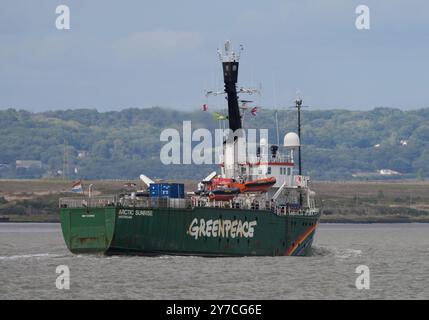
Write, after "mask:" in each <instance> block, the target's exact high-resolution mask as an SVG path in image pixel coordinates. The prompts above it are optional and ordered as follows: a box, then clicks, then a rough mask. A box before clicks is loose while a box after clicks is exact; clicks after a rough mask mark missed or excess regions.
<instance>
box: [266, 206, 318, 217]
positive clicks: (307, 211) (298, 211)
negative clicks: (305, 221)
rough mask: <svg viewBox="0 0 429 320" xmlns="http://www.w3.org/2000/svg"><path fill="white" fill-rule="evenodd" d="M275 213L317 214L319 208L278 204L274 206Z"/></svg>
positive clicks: (283, 214)
mask: <svg viewBox="0 0 429 320" xmlns="http://www.w3.org/2000/svg"><path fill="white" fill-rule="evenodd" d="M274 213H275V214H277V215H278V216H317V215H318V214H319V210H318V209H315V208H298V207H289V206H286V205H277V206H275V207H274Z"/></svg>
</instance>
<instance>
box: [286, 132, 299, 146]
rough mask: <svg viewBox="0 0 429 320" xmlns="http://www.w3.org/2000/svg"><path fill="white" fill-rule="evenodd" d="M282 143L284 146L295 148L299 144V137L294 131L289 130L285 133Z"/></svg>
mask: <svg viewBox="0 0 429 320" xmlns="http://www.w3.org/2000/svg"><path fill="white" fill-rule="evenodd" d="M283 145H284V146H285V147H286V148H297V147H299V146H300V142H299V137H298V135H297V134H296V133H295V132H289V133H287V134H286V135H285V138H284V143H283Z"/></svg>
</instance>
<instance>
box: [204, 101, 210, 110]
mask: <svg viewBox="0 0 429 320" xmlns="http://www.w3.org/2000/svg"><path fill="white" fill-rule="evenodd" d="M207 110H209V106H208V105H207V104H206V103H204V104H203V111H207Z"/></svg>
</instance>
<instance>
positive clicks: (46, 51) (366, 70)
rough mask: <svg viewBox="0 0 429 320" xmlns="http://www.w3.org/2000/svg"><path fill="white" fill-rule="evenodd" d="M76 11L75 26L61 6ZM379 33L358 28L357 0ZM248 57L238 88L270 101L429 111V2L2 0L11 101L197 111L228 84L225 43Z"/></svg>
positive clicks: (4, 79) (4, 97)
mask: <svg viewBox="0 0 429 320" xmlns="http://www.w3.org/2000/svg"><path fill="white" fill-rule="evenodd" d="M62 4H64V5H67V6H68V7H69V9H70V27H71V28H70V30H58V29H57V28H56V23H55V22H56V19H57V17H58V14H56V12H55V11H56V8H57V6H59V5H62ZM361 4H364V5H367V6H368V8H369V10H370V29H369V30H358V29H357V28H356V26H355V21H356V19H357V17H358V14H356V12H355V10H356V7H357V6H358V5H361ZM225 40H231V41H232V43H233V45H234V46H235V47H236V48H238V47H239V46H240V45H243V47H244V51H243V52H242V54H241V60H240V74H239V85H240V86H244V87H258V88H262V91H261V92H262V93H261V96H259V97H248V96H242V97H241V98H253V99H257V103H258V104H259V105H261V106H262V107H264V108H273V107H277V108H281V107H283V106H290V105H291V104H292V103H293V101H294V99H295V97H296V94H297V92H299V93H300V95H301V96H302V98H303V99H304V103H305V104H307V105H310V106H312V107H313V108H315V109H328V108H329V109H332V108H341V109H353V110H367V109H372V108H375V107H394V108H401V109H404V110H407V109H416V108H423V107H429V90H428V84H429V60H428V59H429V2H428V1H424V0H409V1H405V0H402V1H400V0H359V1H353V0H324V1H318V0H311V1H310V0H278V1H277V0H264V1H249V0H235V1H231V0H217V1H206V0H182V1H177V0H175V1H174V0H171V1H167V0H156V1H148V0H123V1H114V0H91V1H78V0H75V1H66V0H38V1H34V0H2V1H1V2H0V109H6V108H19V109H27V110H31V111H44V110H54V109H55V110H56V109H69V108H73V109H75V108H96V109H98V110H99V111H107V110H121V109H125V108H130V107H137V108H144V107H151V106H161V107H167V108H173V109H176V110H196V109H198V108H201V105H202V104H204V103H208V104H209V107H210V105H219V104H224V103H225V102H224V101H223V100H222V99H219V98H217V99H216V98H211V99H208V100H207V99H206V97H205V95H204V92H205V90H211V89H221V88H222V70H221V65H220V62H219V59H218V56H217V52H216V51H217V48H219V47H221V46H222V44H223V43H224V42H225Z"/></svg>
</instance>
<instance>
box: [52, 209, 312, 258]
mask: <svg viewBox="0 0 429 320" xmlns="http://www.w3.org/2000/svg"><path fill="white" fill-rule="evenodd" d="M319 217H320V214H317V215H311V216H307V215H276V214H275V213H273V212H272V211H268V210H243V209H223V208H222V209H220V208H203V207H196V208H189V209H185V208H183V209H182V208H181V209H176V208H154V209H147V208H138V207H114V206H112V207H104V208H61V209H60V218H61V228H62V232H63V236H64V240H65V242H66V244H67V247H68V248H69V250H70V251H71V252H73V253H101V254H108V255H111V254H115V255H116V254H135V255H198V256H216V257H220V256H226V257H227V256H284V255H286V256H292V255H294V256H304V255H309V254H310V252H311V245H312V242H313V238H314V234H315V230H316V227H317V224H318V221H319Z"/></svg>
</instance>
